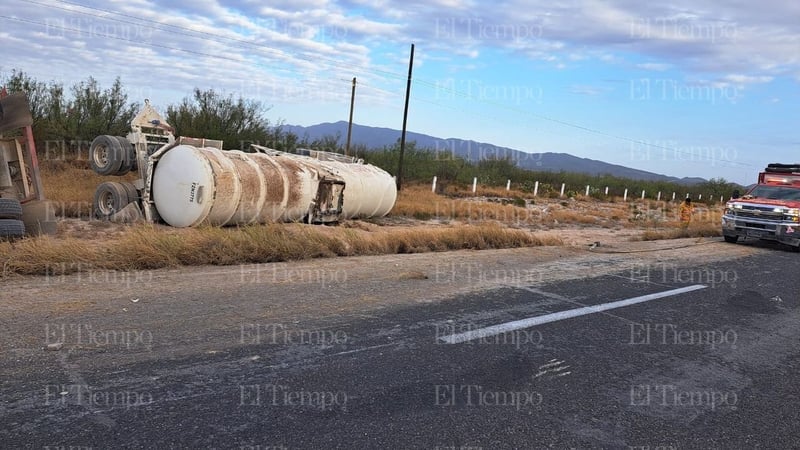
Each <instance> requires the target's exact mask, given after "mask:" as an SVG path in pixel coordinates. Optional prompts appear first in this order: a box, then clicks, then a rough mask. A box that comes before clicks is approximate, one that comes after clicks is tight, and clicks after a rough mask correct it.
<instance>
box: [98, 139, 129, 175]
mask: <svg viewBox="0 0 800 450" xmlns="http://www.w3.org/2000/svg"><path fill="white" fill-rule="evenodd" d="M124 159H125V158H124V156H123V154H122V146H121V145H120V143H119V141H118V140H117V138H116V137H114V136H108V135H106V134H104V135H102V136H97V137H96V138H94V140H93V141H92V145H90V146H89V163H90V164H91V166H92V170H94V171H95V172H96V173H98V174H100V175H117V174H118V172H119V170H120V167H122V163H123V160H124Z"/></svg>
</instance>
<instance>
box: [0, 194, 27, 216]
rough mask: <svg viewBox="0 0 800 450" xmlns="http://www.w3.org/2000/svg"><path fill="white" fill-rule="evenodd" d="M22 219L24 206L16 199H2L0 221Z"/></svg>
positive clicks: (0, 201) (0, 202) (0, 199)
mask: <svg viewBox="0 0 800 450" xmlns="http://www.w3.org/2000/svg"><path fill="white" fill-rule="evenodd" d="M21 218H22V205H20V204H19V200H17V199H15V198H0V219H14V220H19V219H21Z"/></svg>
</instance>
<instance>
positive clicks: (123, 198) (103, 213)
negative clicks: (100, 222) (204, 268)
mask: <svg viewBox="0 0 800 450" xmlns="http://www.w3.org/2000/svg"><path fill="white" fill-rule="evenodd" d="M128 203H130V200H129V199H128V191H127V190H126V189H125V186H123V185H122V183H117V182H114V181H106V182H104V183H100V185H99V186H97V189H96V190H95V191H94V215H95V217H97V218H99V219H108V218H110V217H111V216H113V215H114V213H116V212H117V211H120V210H122V208H124V207H125V206H127V205H128Z"/></svg>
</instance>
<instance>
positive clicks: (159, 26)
mask: <svg viewBox="0 0 800 450" xmlns="http://www.w3.org/2000/svg"><path fill="white" fill-rule="evenodd" d="M23 1H26V2H27V3H30V4H35V5H40V6H45V7H48V8H55V9H59V10H63V11H67V12H70V13H77V14H83V15H87V16H90V17H95V18H100V19H107V20H112V21H116V22H120V23H126V24H129V25H135V26H145V27H148V28H153V29H156V30H160V31H164V32H167V33H174V34H178V35H182V36H187V37H190V38H193V39H201V40H207V41H212V42H217V43H221V44H225V45H229V43H228V42H224V41H230V42H234V43H237V44H244V45H247V46H250V47H255V48H257V49H259V50H262V51H265V52H267V53H272V54H274V55H277V56H280V57H282V58H295V59H299V60H303V61H308V62H314V63H319V62H320V61H323V62H325V63H328V64H330V65H331V66H333V67H338V68H347V69H348V70H351V69H352V66H351V65H346V64H345V63H343V62H341V61H337V60H333V59H329V58H324V57H321V56H314V57H310V56H305V55H302V54H300V55H297V54H294V55H289V54H287V53H285V52H281V51H279V50H276V49H272V48H269V47H267V46H265V45H263V44H258V43H255V42H252V41H249V40H245V39H239V38H235V37H231V36H225V35H221V34H217V33H211V32H206V31H197V30H194V29H192V28H189V27H183V26H180V25H172V24H167V23H163V22H159V21H157V20H152V19H147V18H143V17H138V16H134V15H131V14H126V13H121V12H117V11H113V10H110V9H104V8H98V7H94V6H88V5H83V4H80V3H76V2H71V1H67V0H55V1H58V2H60V3H63V4H67V5H72V6H77V7H80V8H85V9H88V10H93V11H98V12H102V13H106V14H112V15H117V16H120V17H126V18H129V19H133V20H136V21H140V22H146V23H149V24H152V25H146V24H142V23H136V22H130V21H126V20H122V19H118V18H114V17H108V16H105V15H100V14H92V13H89V12H86V11H79V10H75V9H70V8H64V7H59V6H56V5H52V4H47V3H41V2H37V1H34V0H23ZM0 18H4V19H7V20H14V21H18V22H25V23H31V24H36V25H43V26H45V27H50V28H56V29H60V30H65V31H71V32H75V33H78V34H81V33H82V32H83V30H80V29H75V28H70V27H63V26H57V25H52V24H48V23H42V22H37V21H33V20H29V19H21V18H17V17H10V16H3V15H0ZM169 28H171V29H169ZM190 33H191V34H190ZM93 34H95V35H98V36H102V37H106V38H112V39H117V40H121V41H127V42H134V43H136V44H139V45H142V44H143V45H148V46H151V47H157V48H163V49H167V50H174V51H180V52H184V53H188V54H193V55H199V56H206V57H209V58H217V59H222V60H229V61H235V62H242V60H241V59H236V58H230V57H226V56H222V55H218V54H217V55H214V54H209V53H205V52H199V51H196V50H187V49H183V48H179V47H174V46H169V45H164V44H156V43H152V42H141V41H138V40H133V39H128V38H124V37H121V36H116V35H113V34H109V33H97V32H93ZM285 62H286V61H285ZM287 63H289V62H287ZM271 69H273V70H282V71H286V72H289V73H295V74H298V73H299V74H302V72H299V71H297V70H292V69H290V68H277V67H272V68H271ZM361 70H362V71H364V72H370V73H373V74H376V75H381V76H384V77H390V78H396V79H399V80H402V79H404V76H403V75H402V74H398V73H394V72H389V71H384V70H380V69H375V68H366V67H364V68H361ZM413 82H414V83H415V84H418V85H421V86H424V87H429V88H434V89H436V90H437V91H444V92H449V93H451V94H452V95H454V96H458V97H462V98H464V99H467V100H469V101H472V102H476V103H484V104H487V105H491V106H494V107H498V108H501V109H506V110H509V111H512V112H516V113H520V114H525V115H529V116H532V117H535V118H537V119H540V120H544V121H548V122H551V123H556V124H559V125H562V126H566V127H570V128H574V129H577V130H581V131H583V132H587V133H592V134H596V135H599V136H604V137H608V138H612V139H616V140H621V141H624V142H628V143H632V144H637V145H641V146H646V147H651V148H657V149H662V150H668V151H671V152H675V153H681V154H689V152H686V151H682V150H679V149H676V148H672V147H667V146H664V145H659V144H656V143H652V142H647V141H643V140H640V139H634V138H629V137H626V136H622V135H618V134H614V133H608V132H605V131H602V130H598V129H595V128H590V127H587V126H583V125H580V124H576V123H572V122H568V121H565V120H561V119H557V118H554V117H550V116H547V115H544V114H539V113H536V112H533V111H530V110H527V109H521V108H516V107H513V106H510V105H507V104H505V103H501V102H497V101H491V100H488V99H483V98H475V97H474V96H473V95H472V94H470V93H465V92H462V91H458V90H456V89H451V88H448V87H446V86H445V87H442V86H440V85H439V84H438V83H434V82H431V81H427V80H425V79H415V80H413ZM370 87H371V88H372V89H376V90H381V91H383V92H390V91H386V90H383V89H380V88H376V87H372V86H370ZM393 94H395V93H393ZM426 102H427V103H432V104H434V105H436V104H437V103H436V102H432V101H429V100H426ZM439 106H442V107H446V106H444V105H441V104H439ZM719 160H720V161H724V162H728V163H730V164H736V165H741V166H745V167H752V165H750V164H744V163H740V162H736V161H731V160H727V159H724V158H720V159H719Z"/></svg>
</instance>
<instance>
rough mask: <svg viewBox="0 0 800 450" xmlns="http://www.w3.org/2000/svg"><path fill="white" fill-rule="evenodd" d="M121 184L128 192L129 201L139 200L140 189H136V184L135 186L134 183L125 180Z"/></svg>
mask: <svg viewBox="0 0 800 450" xmlns="http://www.w3.org/2000/svg"><path fill="white" fill-rule="evenodd" d="M120 184H121V185H122V187H124V188H125V192H127V193H128V203H132V202H135V201H138V200H139V191H138V190H136V186H134V185H133V183H129V182H127V181H123V182H121V183H120Z"/></svg>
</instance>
